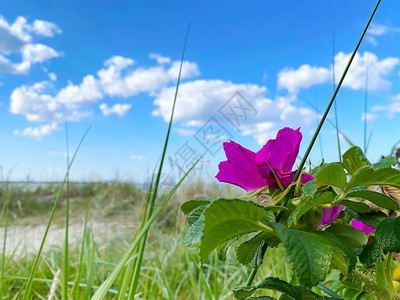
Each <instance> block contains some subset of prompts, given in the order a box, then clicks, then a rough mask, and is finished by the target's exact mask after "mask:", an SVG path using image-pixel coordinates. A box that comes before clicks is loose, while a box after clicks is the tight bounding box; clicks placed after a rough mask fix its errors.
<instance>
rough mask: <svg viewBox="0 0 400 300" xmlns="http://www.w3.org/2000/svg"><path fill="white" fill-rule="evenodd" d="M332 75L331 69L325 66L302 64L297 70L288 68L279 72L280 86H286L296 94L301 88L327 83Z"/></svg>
mask: <svg viewBox="0 0 400 300" xmlns="http://www.w3.org/2000/svg"><path fill="white" fill-rule="evenodd" d="M331 77H332V73H331V72H330V71H329V69H327V68H323V67H319V68H318V67H311V66H310V65H302V66H300V67H299V68H298V69H296V70H294V69H292V68H286V69H283V70H282V71H280V72H279V73H278V88H285V89H287V90H288V91H289V92H290V93H294V94H295V93H297V92H298V90H299V89H303V88H309V87H311V86H313V85H316V84H322V83H325V82H327V81H328V80H329V78H331Z"/></svg>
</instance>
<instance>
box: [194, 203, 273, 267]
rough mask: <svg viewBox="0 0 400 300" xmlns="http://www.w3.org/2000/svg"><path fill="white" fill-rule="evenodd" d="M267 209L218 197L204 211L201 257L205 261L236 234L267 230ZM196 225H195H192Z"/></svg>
mask: <svg viewBox="0 0 400 300" xmlns="http://www.w3.org/2000/svg"><path fill="white" fill-rule="evenodd" d="M266 213H267V210H266V209H265V208H264V207H263V206H260V205H257V204H255V203H253V202H250V201H243V200H239V199H218V200H216V201H214V202H212V203H211V204H210V206H209V207H208V208H207V209H206V210H205V212H204V214H203V215H204V229H203V234H202V238H201V243H200V257H201V261H202V262H204V261H205V260H206V259H207V257H208V255H209V254H210V253H211V251H212V250H214V249H215V248H216V247H218V245H220V244H222V243H223V242H225V241H227V240H229V239H231V238H234V237H236V236H239V235H242V234H245V233H250V232H254V231H260V230H265V229H266V225H263V224H262V222H261V221H263V219H264V217H265V215H266ZM192 226H194V225H192ZM189 229H190V228H189Z"/></svg>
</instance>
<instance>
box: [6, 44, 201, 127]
mask: <svg viewBox="0 0 400 300" xmlns="http://www.w3.org/2000/svg"><path fill="white" fill-rule="evenodd" d="M23 49H24V50H23V51H24V59H25V61H26V62H27V63H28V66H20V65H14V66H13V68H15V69H16V68H18V70H19V72H22V71H23V70H29V64H30V63H36V62H41V61H44V60H46V59H49V58H50V57H53V56H56V55H58V54H57V53H56V52H54V51H53V49H51V48H49V47H47V46H45V45H41V44H35V45H34V44H27V45H26V46H25V47H24V48H23ZM176 63H177V62H173V63H172V64H171V66H170V67H169V68H166V67H164V66H157V67H149V68H136V69H134V70H130V69H128V68H129V67H130V66H132V65H133V64H134V61H133V60H132V59H131V58H125V57H122V56H113V57H111V58H110V59H108V60H106V61H105V62H104V66H105V67H106V68H105V69H101V70H100V71H98V77H95V76H93V75H86V76H85V77H84V78H83V79H82V82H81V83H80V84H73V83H72V82H69V83H68V85H67V86H65V87H64V88H62V89H60V90H59V91H58V92H57V91H54V86H53V84H52V83H51V82H50V81H42V82H38V83H36V84H33V85H30V86H28V85H22V86H20V87H17V88H15V89H14V91H13V92H12V94H11V97H10V98H11V102H10V112H11V113H13V114H21V115H24V116H25V117H26V118H27V120H28V121H33V122H55V123H62V122H66V121H79V120H81V119H82V118H85V117H88V116H90V115H91V114H92V110H91V105H92V104H95V103H97V102H98V101H100V100H101V99H103V98H104V97H106V96H122V97H128V96H133V95H137V94H139V93H141V92H146V93H149V94H150V95H153V94H155V93H158V92H159V91H160V90H161V89H162V88H164V87H166V86H168V85H169V84H170V83H171V82H174V81H175V80H176V78H177V76H178V74H177V73H176V74H174V73H175V71H176ZM10 64H12V63H10V62H9V61H8V60H7V59H6V58H4V57H3V56H1V55H0V70H1V69H2V68H6V67H9V65H10ZM183 68H184V69H183V77H186V78H188V77H191V76H195V75H197V74H199V72H198V68H197V64H195V63H191V62H184V65H183ZM44 71H45V72H47V70H46V68H44ZM49 77H50V79H51V80H53V81H55V80H56V79H57V76H56V75H55V74H53V73H50V74H49ZM130 108H131V105H130V104H115V105H113V106H111V107H108V106H107V105H106V104H104V103H103V104H102V105H101V106H100V109H101V110H102V112H103V114H104V115H106V116H108V115H110V114H117V115H119V116H123V115H125V114H126V113H127V112H128V110H129V109H130Z"/></svg>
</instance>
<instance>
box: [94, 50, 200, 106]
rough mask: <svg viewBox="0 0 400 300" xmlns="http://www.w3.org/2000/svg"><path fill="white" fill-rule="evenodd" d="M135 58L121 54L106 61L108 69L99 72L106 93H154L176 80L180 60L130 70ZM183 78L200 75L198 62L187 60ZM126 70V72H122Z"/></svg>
mask: <svg viewBox="0 0 400 300" xmlns="http://www.w3.org/2000/svg"><path fill="white" fill-rule="evenodd" d="M132 64H133V60H130V59H126V58H123V57H121V56H118V57H112V58H111V59H109V60H108V61H106V63H105V66H106V67H107V68H106V69H101V70H99V71H98V72H97V74H98V76H99V79H100V83H101V86H102V88H103V90H104V93H105V94H107V95H109V96H122V97H125V98H126V97H130V96H134V95H137V94H140V93H143V92H146V93H150V94H154V93H155V92H156V91H157V90H159V89H161V88H163V87H165V86H167V85H168V84H169V83H171V82H173V81H176V79H177V78H178V70H179V64H180V62H173V63H172V65H171V67H170V68H165V67H164V66H157V67H150V68H137V69H135V70H133V71H128V70H126V68H127V67H128V66H130V65H132ZM182 68H183V70H182V76H181V78H182V79H184V78H190V77H194V76H197V75H199V74H200V73H199V70H198V67H197V64H195V63H191V62H188V61H185V62H184V63H183V67H182ZM122 71H125V73H126V74H122Z"/></svg>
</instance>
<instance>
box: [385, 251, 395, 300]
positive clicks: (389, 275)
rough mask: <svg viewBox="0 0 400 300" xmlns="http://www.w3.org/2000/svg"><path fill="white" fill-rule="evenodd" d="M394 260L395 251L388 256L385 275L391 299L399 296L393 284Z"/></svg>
mask: <svg viewBox="0 0 400 300" xmlns="http://www.w3.org/2000/svg"><path fill="white" fill-rule="evenodd" d="M392 260H393V252H389V253H388V254H387V256H386V267H385V275H386V282H387V285H388V288H389V294H390V299H396V298H397V292H396V289H395V287H394V284H393V279H392V278H393V273H392Z"/></svg>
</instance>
